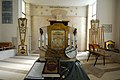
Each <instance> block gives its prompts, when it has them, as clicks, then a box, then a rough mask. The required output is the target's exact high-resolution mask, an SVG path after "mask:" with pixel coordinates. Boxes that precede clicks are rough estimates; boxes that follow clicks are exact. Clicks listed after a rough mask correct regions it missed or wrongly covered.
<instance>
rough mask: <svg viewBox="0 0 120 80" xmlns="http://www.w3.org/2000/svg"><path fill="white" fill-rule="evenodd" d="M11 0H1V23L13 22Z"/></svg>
mask: <svg viewBox="0 0 120 80" xmlns="http://www.w3.org/2000/svg"><path fill="white" fill-rule="evenodd" d="M12 7H13V5H12V0H2V24H10V23H13V12H12V11H13V10H12Z"/></svg>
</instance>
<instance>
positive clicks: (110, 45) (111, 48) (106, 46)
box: [105, 40, 119, 53]
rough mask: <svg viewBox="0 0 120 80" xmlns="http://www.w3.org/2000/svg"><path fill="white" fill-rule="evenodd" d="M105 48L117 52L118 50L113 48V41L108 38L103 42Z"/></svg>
mask: <svg viewBox="0 0 120 80" xmlns="http://www.w3.org/2000/svg"><path fill="white" fill-rule="evenodd" d="M105 49H106V50H108V51H114V52H117V53H119V50H118V49H116V48H115V42H114V41H112V40H108V41H106V42H105Z"/></svg>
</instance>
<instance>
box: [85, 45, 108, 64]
mask: <svg viewBox="0 0 120 80" xmlns="http://www.w3.org/2000/svg"><path fill="white" fill-rule="evenodd" d="M91 54H93V55H95V63H94V66H95V65H96V63H97V60H98V57H99V56H102V57H103V64H104V65H105V57H106V55H105V50H104V49H101V48H100V46H99V45H97V44H89V55H88V59H87V61H88V60H89V57H90V55H91Z"/></svg>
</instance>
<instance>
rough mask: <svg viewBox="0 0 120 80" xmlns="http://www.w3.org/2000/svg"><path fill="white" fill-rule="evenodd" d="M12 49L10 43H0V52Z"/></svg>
mask: <svg viewBox="0 0 120 80" xmlns="http://www.w3.org/2000/svg"><path fill="white" fill-rule="evenodd" d="M12 47H13V45H12V42H0V50H6V49H11V48H12Z"/></svg>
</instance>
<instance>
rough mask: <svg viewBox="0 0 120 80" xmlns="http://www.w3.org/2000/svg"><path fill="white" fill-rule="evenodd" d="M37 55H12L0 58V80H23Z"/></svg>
mask: <svg viewBox="0 0 120 80" xmlns="http://www.w3.org/2000/svg"><path fill="white" fill-rule="evenodd" d="M37 59H38V56H14V57H10V58H7V59H4V60H0V80H23V79H24V78H25V76H26V74H27V73H28V71H29V70H30V68H31V67H32V65H33V64H34V62H35V61H36V60H37Z"/></svg>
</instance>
